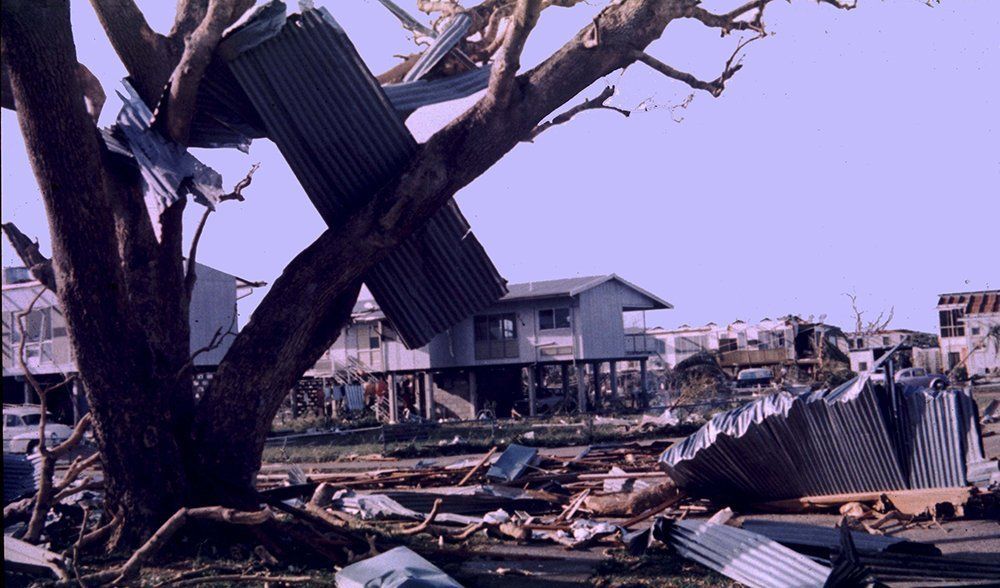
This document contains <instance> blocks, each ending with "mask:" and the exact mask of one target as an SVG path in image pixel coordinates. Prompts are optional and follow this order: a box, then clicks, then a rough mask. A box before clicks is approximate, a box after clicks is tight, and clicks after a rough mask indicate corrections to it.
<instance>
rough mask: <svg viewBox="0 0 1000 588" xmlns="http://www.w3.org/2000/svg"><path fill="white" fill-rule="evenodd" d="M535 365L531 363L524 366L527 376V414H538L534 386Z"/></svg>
mask: <svg viewBox="0 0 1000 588" xmlns="http://www.w3.org/2000/svg"><path fill="white" fill-rule="evenodd" d="M536 368H537V366H536V365H534V364H532V365H529V366H528V367H526V368H524V369H525V371H526V372H527V374H526V375H527V376H528V416H535V415H537V414H538V407H537V405H536V394H537V393H536V390H535V388H536V386H537V382H536V380H537V379H538V370H537V369H536Z"/></svg>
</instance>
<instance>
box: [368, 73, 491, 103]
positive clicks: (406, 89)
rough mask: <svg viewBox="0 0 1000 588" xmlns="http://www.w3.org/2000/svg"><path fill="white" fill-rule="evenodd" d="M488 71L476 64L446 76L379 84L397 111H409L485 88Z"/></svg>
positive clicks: (465, 95) (487, 81)
mask: <svg viewBox="0 0 1000 588" xmlns="http://www.w3.org/2000/svg"><path fill="white" fill-rule="evenodd" d="M490 71H491V70H490V69H489V68H486V67H477V68H476V69H474V70H471V71H467V72H462V73H460V74H455V75H453V76H448V77H446V78H438V79H435V80H416V81H413V82H402V83H399V84H386V85H384V86H382V90H384V91H385V95H386V96H388V98H389V102H391V103H392V107H393V108H395V109H396V110H397V111H399V112H410V111H413V110H416V109H418V108H420V107H422V106H429V105H431V104H438V103H440V102H448V101H449V100H458V99H459V98H466V97H468V96H472V95H473V94H475V93H476V92H478V91H480V90H485V89H486V86H488V85H489V83H490Z"/></svg>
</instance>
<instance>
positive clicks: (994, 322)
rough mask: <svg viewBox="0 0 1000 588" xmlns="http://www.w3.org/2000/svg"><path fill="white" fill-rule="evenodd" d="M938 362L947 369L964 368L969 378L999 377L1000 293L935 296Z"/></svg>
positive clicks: (989, 291) (957, 293)
mask: <svg viewBox="0 0 1000 588" xmlns="http://www.w3.org/2000/svg"><path fill="white" fill-rule="evenodd" d="M937 309H938V323H939V326H940V329H941V331H940V337H939V341H940V346H941V360H942V361H943V362H944V367H945V368H946V369H949V370H951V369H954V368H956V367H958V366H964V367H965V369H966V371H967V372H968V374H969V375H970V376H989V377H994V376H997V375H998V374H1000V349H998V348H997V344H998V341H997V337H996V336H994V335H991V333H996V329H998V328H1000V290H983V291H979V292H952V293H950V294H941V295H940V296H938V304H937Z"/></svg>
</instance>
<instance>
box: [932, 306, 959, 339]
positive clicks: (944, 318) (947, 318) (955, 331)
mask: <svg viewBox="0 0 1000 588" xmlns="http://www.w3.org/2000/svg"><path fill="white" fill-rule="evenodd" d="M964 314H965V313H964V312H963V310H962V309H961V308H953V309H951V310H941V311H939V312H938V318H939V319H940V322H941V336H942V337H964V336H965V321H964V319H963V316H964Z"/></svg>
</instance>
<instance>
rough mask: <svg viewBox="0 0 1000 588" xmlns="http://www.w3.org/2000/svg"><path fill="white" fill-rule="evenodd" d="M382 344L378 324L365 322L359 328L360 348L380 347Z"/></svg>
mask: <svg viewBox="0 0 1000 588" xmlns="http://www.w3.org/2000/svg"><path fill="white" fill-rule="evenodd" d="M381 346H382V338H381V337H379V333H378V325H377V324H374V323H373V324H367V325H364V324H363V325H361V326H360V327H359V328H358V349H378V348H379V347H381Z"/></svg>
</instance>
